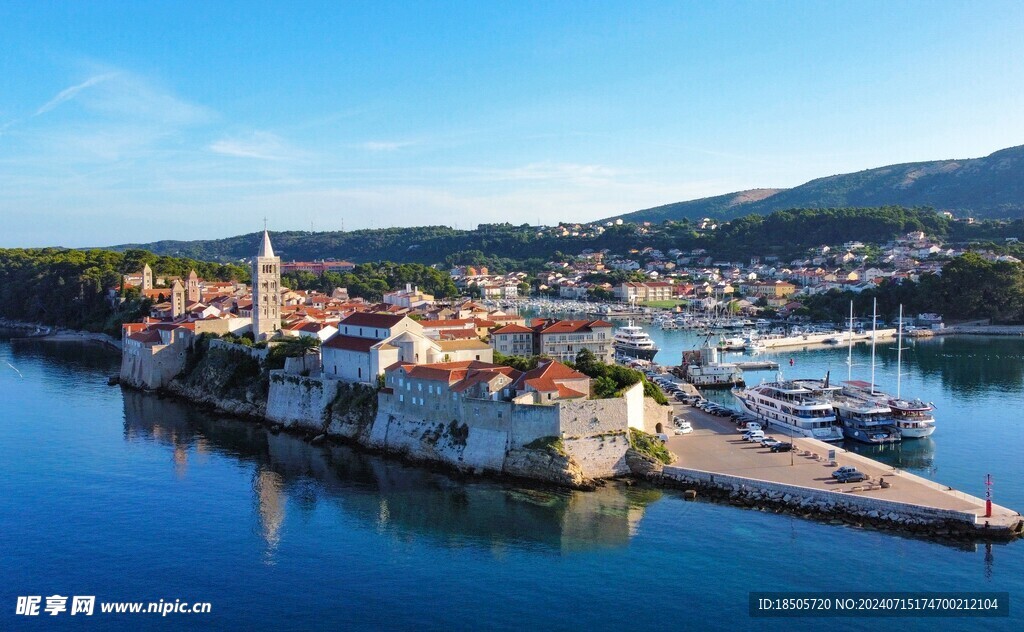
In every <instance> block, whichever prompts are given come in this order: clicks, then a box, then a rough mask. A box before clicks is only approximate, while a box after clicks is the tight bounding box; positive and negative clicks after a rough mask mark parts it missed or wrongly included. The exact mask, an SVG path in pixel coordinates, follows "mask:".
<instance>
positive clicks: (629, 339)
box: [612, 321, 658, 360]
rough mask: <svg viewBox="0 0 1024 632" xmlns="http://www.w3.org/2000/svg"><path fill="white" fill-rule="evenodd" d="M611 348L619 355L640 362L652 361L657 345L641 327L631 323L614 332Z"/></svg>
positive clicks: (656, 351)
mask: <svg viewBox="0 0 1024 632" xmlns="http://www.w3.org/2000/svg"><path fill="white" fill-rule="evenodd" d="M612 347H614V348H615V351H616V352H617V353H619V354H622V355H624V356H628V357H631V358H640V359H641V360H653V359H654V356H655V355H657V353H658V347H657V345H655V344H654V341H653V340H651V337H650V336H649V335H648V334H647V332H645V331H644V330H643V327H637V326H636V325H634V324H633V322H632V321H630V323H629V324H628V325H624V326H622V327H619V328H618V329H616V330H615V335H614V336H613V337H612Z"/></svg>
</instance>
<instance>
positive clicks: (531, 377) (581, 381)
mask: <svg viewBox="0 0 1024 632" xmlns="http://www.w3.org/2000/svg"><path fill="white" fill-rule="evenodd" d="M511 388H512V389H513V390H515V391H516V396H517V397H516V401H517V402H519V403H527V402H526V401H524V398H523V396H524V395H527V396H529V397H530V398H531V399H532V402H530V403H534V404H547V403H551V402H554V401H557V400H563V399H587V398H588V397H589V396H590V378H589V377H588V376H586V375H584V374H583V373H580V372H579V371H574V370H573V369H570V368H569V367H567V366H565V365H564V364H562V363H561V362H554V361H551V360H548V361H546V362H542V363H541V364H539V365H538V366H537V368H535V369H533V370H530V371H527V372H526V373H523V374H521V375H520V376H519V377H518V378H517V379H516V380H515V382H513V383H512V386H511Z"/></svg>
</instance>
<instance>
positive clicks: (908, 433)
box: [898, 425, 935, 439]
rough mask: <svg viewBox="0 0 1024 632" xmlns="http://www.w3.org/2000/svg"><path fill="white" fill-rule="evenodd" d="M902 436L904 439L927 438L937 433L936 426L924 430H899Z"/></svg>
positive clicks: (926, 427)
mask: <svg viewBox="0 0 1024 632" xmlns="http://www.w3.org/2000/svg"><path fill="white" fill-rule="evenodd" d="M898 430H899V431H900V436H901V437H903V438H904V439H923V438H925V437H930V436H932V433H934V432H935V426H934V425H932V426H925V427H924V428H898Z"/></svg>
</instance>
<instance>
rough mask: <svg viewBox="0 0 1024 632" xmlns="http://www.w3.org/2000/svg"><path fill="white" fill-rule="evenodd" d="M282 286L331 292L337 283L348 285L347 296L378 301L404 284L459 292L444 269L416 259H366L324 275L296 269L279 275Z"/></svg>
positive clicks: (441, 293) (443, 293)
mask: <svg viewBox="0 0 1024 632" xmlns="http://www.w3.org/2000/svg"><path fill="white" fill-rule="evenodd" d="M281 283H282V284H283V285H284V286H285V287H290V288H293V289H301V290H317V291H320V292H324V293H326V294H330V293H331V292H332V291H334V288H336V287H343V288H348V293H349V296H352V297H354V298H355V297H359V298H364V299H366V300H368V301H381V300H383V298H384V293H385V292H389V291H391V290H393V289H395V288H403V287H405V285H406V284H410V285H413V286H418V287H419V288H420V290H421V291H423V292H426V293H427V294H433V295H434V297H435V298H451V297H456V296H458V295H459V290H458V288H456V287H455V283H454V281H452V278H451V276H450V275H449V274H448V272H447V271H444V272H442V271H440V270H437V269H435V268H431V267H430V266H425V265H422V264H418V263H402V264H398V263H391V262H389V261H385V262H381V263H366V264H362V265H358V266H356V267H355V269H354V270H353V271H351V272H325V273H324V274H323V276H318V275H315V274H311V273H309V272H296V273H291V274H285V275H283V276H282V277H281Z"/></svg>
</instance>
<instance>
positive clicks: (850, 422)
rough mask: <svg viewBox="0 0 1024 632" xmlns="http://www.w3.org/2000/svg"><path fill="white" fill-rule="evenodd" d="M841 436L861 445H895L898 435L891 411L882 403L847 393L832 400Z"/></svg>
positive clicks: (898, 438)
mask: <svg viewBox="0 0 1024 632" xmlns="http://www.w3.org/2000/svg"><path fill="white" fill-rule="evenodd" d="M832 407H833V408H835V411H836V418H837V419H838V420H839V425H840V427H841V428H842V430H843V434H844V435H845V436H846V437H847V438H849V439H854V440H856V441H860V442H861V443H870V444H877V443H895V442H897V441H899V440H900V433H899V431H898V430H896V429H895V428H894V427H893V425H894V421H893V414H892V409H891V408H889V407H888V406H887V405H886V404H885V403H884V402H882V401H879V400H875V399H870V398H864V397H858V396H856V395H855V394H851V393H849V392H847V391H845V390H844V391H843V393H842V394H839V395H835V396H834V397H833V398H832Z"/></svg>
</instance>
